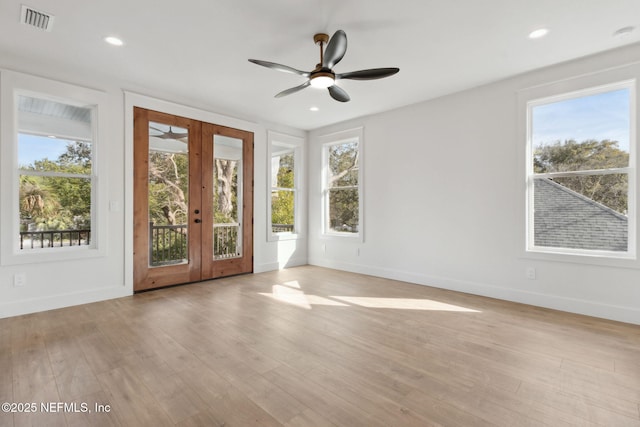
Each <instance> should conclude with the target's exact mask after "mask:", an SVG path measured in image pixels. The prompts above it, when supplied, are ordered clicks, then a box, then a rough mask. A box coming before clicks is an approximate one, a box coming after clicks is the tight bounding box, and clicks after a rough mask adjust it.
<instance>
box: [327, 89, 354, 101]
mask: <svg viewBox="0 0 640 427" xmlns="http://www.w3.org/2000/svg"><path fill="white" fill-rule="evenodd" d="M327 89H329V94H330V95H331V97H332V98H333V99H335V100H336V101H340V102H348V101H349V100H350V99H351V98H349V94H348V93H347V92H345V91H344V89H342V88H341V87H340V86H336V85H333V86H329V87H328V88H327Z"/></svg>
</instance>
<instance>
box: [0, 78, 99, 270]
mask: <svg viewBox="0 0 640 427" xmlns="http://www.w3.org/2000/svg"><path fill="white" fill-rule="evenodd" d="M102 102H103V94H101V93H99V92H95V91H92V90H88V89H83V88H77V87H75V86H71V85H67V84H63V83H58V82H52V81H49V80H45V79H40V78H36V77H32V76H27V75H22V74H18V73H11V72H3V74H2V106H3V107H4V108H3V115H2V123H3V132H2V138H3V145H2V177H3V181H2V193H3V194H7V195H10V196H9V197H6V198H3V199H2V200H1V201H0V203H1V204H2V212H3V217H2V227H3V231H5V232H4V233H3V234H2V248H3V251H2V262H3V263H4V264H11V263H22V262H33V261H46V260H56V259H64V258H69V257H76V256H78V253H80V252H83V254H82V255H80V256H87V255H89V256H92V255H95V254H101V253H102V252H101V251H99V250H98V239H99V235H100V234H101V233H100V232H99V230H100V229H104V219H103V218H102V217H100V219H98V217H99V215H98V212H99V210H98V205H99V204H100V202H99V199H98V193H99V192H98V187H99V185H98V181H97V174H96V172H97V164H96V160H97V156H96V153H97V150H96V148H97V140H98V132H97V121H98V111H99V104H101V103H102ZM11 124H13V125H11ZM5 125H6V127H5ZM102 193H104V192H101V195H102ZM102 234H104V233H102Z"/></svg>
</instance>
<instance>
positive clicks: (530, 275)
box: [525, 267, 536, 280]
mask: <svg viewBox="0 0 640 427" xmlns="http://www.w3.org/2000/svg"><path fill="white" fill-rule="evenodd" d="M525 276H527V279H529V280H536V269H535V267H527V269H526V270H525Z"/></svg>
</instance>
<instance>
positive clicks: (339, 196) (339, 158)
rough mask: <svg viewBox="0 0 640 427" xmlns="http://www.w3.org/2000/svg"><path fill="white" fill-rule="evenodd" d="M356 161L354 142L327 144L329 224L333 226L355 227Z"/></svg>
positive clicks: (345, 228)
mask: <svg viewBox="0 0 640 427" xmlns="http://www.w3.org/2000/svg"><path fill="white" fill-rule="evenodd" d="M358 163H359V151H358V144H357V143H356V142H348V143H344V144H337V145H333V146H331V147H330V148H329V182H328V185H329V224H330V227H331V229H332V230H336V231H344V232H357V231H358V228H359V194H358V168H359V165H358Z"/></svg>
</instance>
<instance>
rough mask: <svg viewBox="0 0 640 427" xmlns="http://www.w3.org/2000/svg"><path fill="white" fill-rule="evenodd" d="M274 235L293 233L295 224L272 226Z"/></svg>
mask: <svg viewBox="0 0 640 427" xmlns="http://www.w3.org/2000/svg"><path fill="white" fill-rule="evenodd" d="M271 232H272V233H293V224H271Z"/></svg>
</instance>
